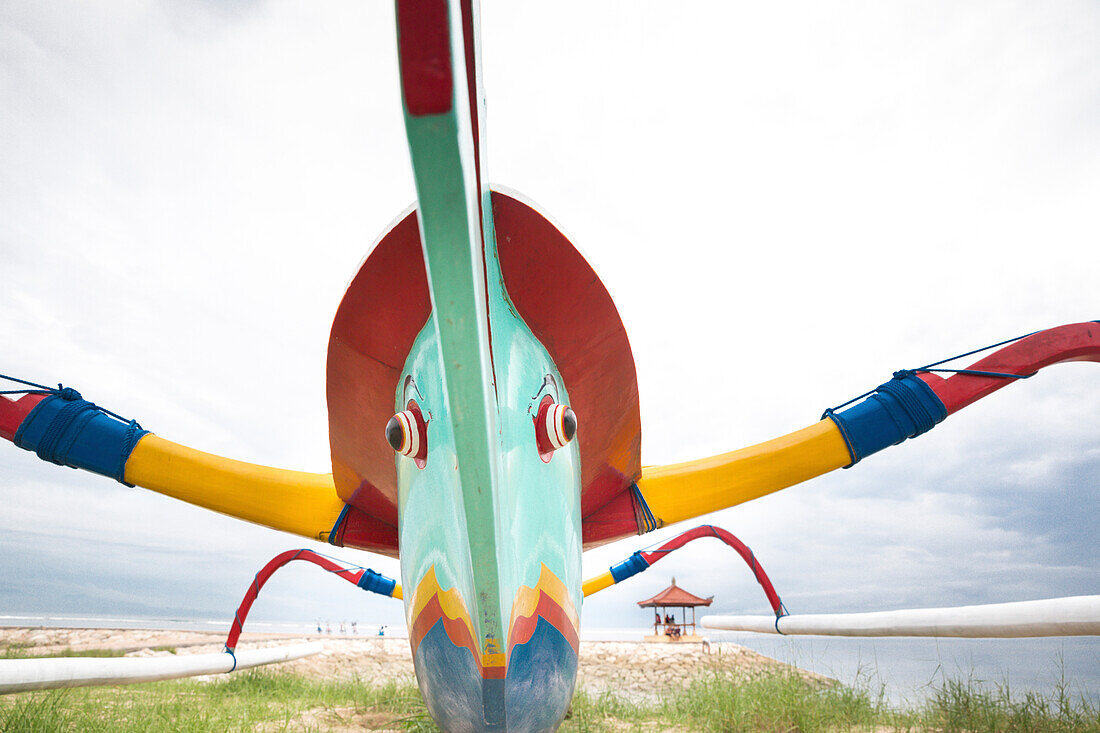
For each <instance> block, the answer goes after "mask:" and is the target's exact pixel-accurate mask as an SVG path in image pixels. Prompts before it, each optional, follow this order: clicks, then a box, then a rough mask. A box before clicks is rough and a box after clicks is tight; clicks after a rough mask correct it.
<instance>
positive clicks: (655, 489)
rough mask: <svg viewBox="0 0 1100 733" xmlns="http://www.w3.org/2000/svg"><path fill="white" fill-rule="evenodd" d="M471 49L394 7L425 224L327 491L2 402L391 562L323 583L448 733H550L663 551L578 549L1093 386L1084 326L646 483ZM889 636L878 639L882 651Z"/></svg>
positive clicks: (412, 215) (217, 507)
mask: <svg viewBox="0 0 1100 733" xmlns="http://www.w3.org/2000/svg"><path fill="white" fill-rule="evenodd" d="M477 29H478V8H477V5H476V3H475V2H473V0H449V1H444V0H424V1H422V2H414V1H413V0H398V2H397V35H398V45H399V66H400V75H401V93H402V102H403V110H404V120H405V129H406V133H407V137H408V145H409V151H410V154H411V158H412V166H413V173H414V176H415V182H416V190H417V202H416V205H415V207H414V208H413V209H410V210H409V211H408V212H407V213H406V214H405V215H404V216H402V217H401V218H400V219H399V220H398V221H397V223H396V224H395V225H393V227H392V228H391V229H389V230H388V231H387V232H385V233H384V234H383V235H382V237H381V238H380V239H379V240H378V241H377V243H376V244H375V245H374V247H373V248H372V250H371V251H370V254H369V256H368V257H367V259H366V261H365V262H364V263H363V265H362V267H361V268H360V270H359V272H358V274H356V276H355V278H354V279H353V280H352V282H351V284H350V286H349V287H348V288H347V292H346V293H345V294H344V298H343V301H342V302H341V304H340V307H339V309H338V311H337V313H336V316H335V320H334V322H333V324H332V329H331V334H330V339H329V347H328V365H327V401H328V411H329V439H330V445H331V455H332V473H326V474H312V473H303V472H297V471H290V470H282V469H276V468H269V467H266V466H257V465H252V464H248V463H243V462H239V461H234V460H231V459H228V458H222V457H219V456H215V455H211V454H209V453H204V452H201V451H199V450H195V449H193V448H190V447H186V446H183V445H179V444H177V443H173V442H171V441H169V440H167V439H165V438H162V437H160V436H159V435H155V434H153V433H151V432H148V431H147V430H145V429H144V428H141V427H140V426H139V425H138V424H137V423H136V422H134V421H131V420H125V419H121V418H119V417H118V416H117V415H114V414H113V413H110V412H108V411H107V410H105V409H103V408H101V407H99V406H97V405H95V404H94V403H92V402H89V401H87V400H85V399H83V397H82V396H81V395H80V394H79V393H78V392H77V391H76V390H73V389H68V388H62V387H61V386H60V385H59V387H58V388H57V389H52V388H46V387H42V386H41V385H38V384H31V383H24V384H23V386H22V389H21V390H19V391H22V392H26V394H24V395H23V396H22V397H20V398H18V399H8V398H0V435H2V436H3V437H4V438H6V439H8V440H11V441H13V442H14V443H15V444H16V445H17V446H19V447H20V448H23V449H25V450H30V451H34V452H36V453H37V454H38V455H39V457H41V458H42V459H43V460H46V461H51V462H53V463H56V464H58V465H63V466H69V467H73V468H80V469H85V470H89V471H93V472H96V473H100V474H103V475H105V476H109V477H112V478H114V479H116V480H118V481H121V482H123V483H126V484H130V485H136V486H141V487H145V488H148V489H151V490H153V491H157V492H160V493H162V494H166V495H168V496H173V497H176V498H178V499H181V500H183V501H187V502H189V503H192V504H196V505H198V506H203V507H206V508H209V509H211V510H214V511H217V512H222V513H225V514H230V515H233V516H236V517H240V518H242V519H245V520H247V521H250V522H255V523H258V524H261V525H265V526H268V527H272V528H275V529H279V530H283V531H287V532H292V533H295V534H298V535H301V536H303V537H307V538H310V539H314V540H321V541H325V542H328V543H331V544H333V545H339V546H344V547H352V548H358V549H362V550H366V551H370V552H375V553H380V554H382V555H387V556H390V557H400V561H401V563H400V566H401V578H400V582H398V581H397V580H396V579H386V578H382V577H381V576H379V575H378V574H376V573H370V574H368V572H367V571H366V570H365V569H363V568H359V569H358V570H356V569H352V568H346V567H336V568H335V569H334V568H327V569H329V570H330V571H332V572H334V573H335V574H338V575H341V576H342V577H345V579H349V580H352V579H353V578H352V576H354V580H353V582H356V584H358V585H361V587H364V588H365V589H367V590H372V591H374V592H380V593H383V594H384V595H389V596H392V597H396V598H402V599H403V601H404V604H405V613H406V620H407V623H408V629H409V639H410V643H411V646H412V653H413V661H414V665H415V668H416V674H417V679H418V682H419V686H420V690H421V693H422V694H423V697H424V700H425V702H426V703H427V706H428V709H429V711H430V713H431V715H432V717H433V718H434V719H435V720H436V722H437V723H439V725H440V726H441V727H442V728H444V729H445V730H449V731H504V730H508V731H541V730H553V729H555V728H556V727H557V726H558V725H559V724H560V722H561V720H562V719H563V717H564V716H565V713H566V710H567V709H568V706H569V702H570V699H571V698H572V695H573V687H574V682H575V678H576V672H577V653H578V639H579V634H578V628H579V621H580V610H581V606H582V599H583V596H584V595H588V594H591V593H595V592H598V591H599V590H601V589H603V588H606V587H608V586H610V585H612V584H614V583H617V582H620V581H622V580H625V579H626V578H628V577H630V576H631V575H633V574H636V573H637V572H640V571H642V570H644V569H645V568H647V567H649V566H650V565H651V564H652V563H653V562H655V561H656V560H659V559H660V557H663V556H664V555H665V554H667V551H671V550H672V549H675V548H674V547H672V548H668V547H666V548H664V549H661V548H659V549H658V550H656V551H652V552H639V553H636V554H635V555H633V556H632V557H630V558H628V559H627V560H625V561H624V562H623V563H620V564H618V565H616V566H614V567H612V568H610V569H609V570H608V572H606V573H604V574H602V575H600V576H598V577H596V578H592V579H590V580H588V581H582V578H581V554H582V552H583V551H584V550H585V549H587V548H592V547H596V546H599V545H602V544H604V543H607V542H610V541H613V540H618V539H622V538H625V537H629V536H631V535H637V534H645V533H647V532H649V531H652V530H654V529H656V528H658V527H664V526H668V525H673V524H676V523H678V522H682V521H685V520H689V519H691V518H693V517H697V516H699V515H702V514H706V513H709V512H713V511H716V510H719V509H724V508H726V507H731V506H734V505H737V504H740V503H742V502H746V501H749V500H752V499H756V498H758V497H761V496H764V495H766V494H769V493H771V492H775V491H778V490H780V489H783V488H785V487H789V486H793V485H795V484H798V483H800V482H803V481H806V480H809V479H811V478H814V477H816V476H820V475H822V474H824V473H827V472H830V471H833V470H836V469H838V468H844V467H848V466H853V465H855V464H856V463H858V462H859V461H860V460H862V459H864V458H866V457H867V456H869V455H871V454H873V453H876V452H878V451H880V450H883V449H885V448H887V447H889V446H891V445H896V444H898V443H901V442H903V441H905V440H906V439H908V438H913V437H916V436H918V435H921V434H923V433H924V432H927V431H928V430H930V429H931V428H932V427H934V426H935V425H936V424H938V423H940V422H942V421H943V420H944V419H945V418H947V417H948V416H949V415H952V414H954V413H956V412H958V411H959V410H961V409H962V408H964V407H966V406H967V405H969V404H971V403H973V402H974V401H976V400H978V399H980V398H982V397H985V396H987V395H989V394H991V393H993V392H995V391H997V390H999V389H1002V388H1004V387H1006V386H1008V385H1009V384H1013V383H1015V382H1017V381H1020V380H1022V379H1026V378H1027V377H1029V376H1031V375H1032V374H1034V373H1035V372H1037V371H1038V370H1040V369H1042V368H1045V367H1047V366H1050V365H1052V364H1056V363H1061V362H1066V361H1100V324H1098V323H1096V322H1085V323H1076V324H1071V325H1066V326H1060V327H1057V328H1052V329H1049V330H1045V331H1040V332H1038V333H1034V334H1030V335H1028V336H1025V337H1022V338H1019V339H1015V340H1013V341H1011V342H1006V343H1004V344H999V345H998V347H999V348H997V349H996V350H994V351H992V352H991V353H990V354H989V355H988V356H986V357H985V358H983V359H981V360H979V361H977V362H976V363H974V364H972V365H970V366H969V367H966V368H964V369H960V370H946V369H945V368H944V367H943V366H942V363H937V364H931V365H928V366H926V367H924V368H920V369H915V370H906V371H900V372H897V373H895V374H894V375H893V378H891V379H889V380H887V381H886V382H885V383H883V384H882V385H880V386H878V387H877V388H875V389H874V390H872V391H871V392H869V393H868V394H866V395H864V396H863V397H862V398H858V399H857V400H856V401H854V404H851V405H850V406H846V407H844V408H843V409H841V408H838V409H834V410H830V411H827V412H826V414H825V415H824V416H823V417H822V418H821V419H820V420H819V421H817V422H815V423H813V424H812V425H809V426H808V427H805V428H803V429H801V430H797V431H795V432H792V433H790V434H788V435H784V436H782V437H779V438H776V439H774V440H770V441H767V442H765V443H761V444H759V445H754V446H751V447H748V448H744V449H742V450H738V451H734V452H732V453H725V454H722V455H717V456H712V457H710V458H704V459H701V460H696V461H690V462H686V463H680V464H675V465H669V466H645V467H643V466H642V465H641V461H640V455H641V424H640V413H639V406H638V384H637V378H636V374H635V368H634V361H633V357H632V355H631V350H630V345H629V343H628V340H627V336H626V332H625V330H624V328H623V324H622V322H621V320H620V319H619V315H618V313H617V311H616V308H615V305H614V303H613V302H612V300H611V297H610V296H609V295H608V292H607V290H606V289H605V288H604V286H603V284H602V283H601V282H600V279H599V277H597V275H596V273H595V272H593V270H592V268H591V267H590V266H589V265H588V263H587V262H586V261H585V260H584V258H582V257H581V255H580V254H578V252H577V250H576V249H575V248H574V247H573V246H572V244H571V243H570V242H569V241H568V239H567V238H566V237H565V236H564V235H563V234H562V233H561V231H560V230H559V229H558V228H557V227H556V226H555V225H554V224H552V223H551V222H550V221H549V220H548V219H547V218H546V216H544V215H543V214H542V213H541V212H540V211H539V210H538V208H537V207H536V206H535V205H534V204H532V203H531V202H530V201H527V200H525V199H524V198H523V197H522V196H521V195H519V194H516V193H512V192H507V191H503V190H496V189H491V188H490V187H489V185H488V184H487V183H486V182H485V177H484V170H485V161H484V155H483V151H484V145H483V140H482V133H483V129H484V125H483V120H484V104H483V102H484V100H483V95H482V91H481V87H480V74H479V63H480V53H479V38H478V30H477ZM945 371H947V372H951V371H954V373H951V374H950V376H948V377H946V378H945V377H943V376H940V375H941V374H942V373H944V372H945ZM692 532H693V533H694V534H693V535H692V536H690V537H685V538H680V539H679V540H673V541H672V542H671V544H676V543H677V542H680V544H682V542H686V541H687V540H688V539H693V538H698V537H704V536H717V537H718V538H719V539H721V540H723V541H725V542H726V543H727V544H729V545H730V546H731V547H732V548H733V549H734V550H735V551H737V552H738V553H739V554H741V555H742V557H744V558H745V559H746V560H747V561H748V562H749V564H750V567H751V568H752V569H753V572H754V573H755V574H756V576H757V579H758V580H760V581H761V584H762V586H764V588H765V592H766V595H767V596H768V600H769V604H770V605H771V606H772V611H773V614H774V615H773V616H769V617H766V618H767V624H764V625H770V626H772V627H776V628H777V629H778V630H780V631H782V632H784V633H786V632H788V631H791V630H793V629H794V627H795V626H796V624H797V622H798V619H799V617H794V616H790V617H788V616H787V614H786V609H785V608H784V607H783V605H782V603H781V602H780V601H779V598H778V595H777V594H775V592H774V589H773V588H771V584H770V582H767V578H766V575H764V574H763V570H762V568H760V566H759V564H758V563H756V561H755V558H754V557H753V555H752V553H751V552H750V551H748V549H747V548H745V547H744V546H743V545H741V543H740V542H738V541H737V540H736V538H733V537H732V535H728V533H724V532H723V531H721V530H717V529H714V528H710V527H706V528H700V529H697V530H693V531H692ZM727 535H728V536H727ZM681 540H682V541H681ZM282 559H283V560H287V558H282ZM290 559H302V555H301V554H300V553H299V554H296V555H295V557H294V558H290ZM277 560H279V558H277ZM287 561H288V560H287ZM270 570H271V571H272V572H273V571H274V567H272V568H270ZM360 571H363V572H360ZM265 573H266V570H265ZM264 577H266V575H265V576H264ZM261 585H262V582H259V577H258V579H257V583H255V584H254V586H253V589H250V591H249V593H250V594H252V597H254V592H259V588H260V586H261ZM250 603H251V601H250V600H249V598H248V596H246V604H243V605H242V610H243V611H244V612H245V613H247V605H250ZM1071 606H1072V608H1073V610H1072V612H1070V611H1069V610H1067V609H1069V608H1070V607H1071ZM1032 608H1035V609H1038V611H1037V613H1038V614H1039V615H1040V616H1042V617H1043V623H1044V624H1046V626H1045V627H1044V628H1060V629H1061V630H1062V631H1066V632H1067V633H1090V634H1092V633H1096V626H1095V623H1096V620H1097V609H1096V607H1095V604H1092V605H1090V606H1088V608H1087V609H1085V610H1084V611H1083V612H1082V613H1078V611H1079V610H1080V607H1079V606H1078V605H1075V604H1072V603H1070V602H1068V601H1067V602H1066V603H1061V604H1060V603H1049V604H1046V605H1041V606H1033V607H1032ZM959 613H960V614H961V612H959ZM1063 616H1065V618H1062V617H1063ZM897 618H898V617H895V621H892V622H890V623H894V624H895V625H893V626H890V625H887V626H885V627H882V628H885V629H886V630H888V631H889V630H890V629H892V630H893V631H895V632H896V631H897V630H898V629H899V628H900V622H898V621H897ZM777 619H778V621H777ZM1066 619H1069V621H1068V622H1067V623H1071V625H1069V626H1061V627H1059V626H1058V624H1061V623H1063V622H1064V621H1066ZM708 620H709V621H710V622H711V623H713V624H714V625H715V626H716V627H717V626H718V625H719V624H721V623H724V622H722V621H720V620H716V619H710V618H709V617H708ZM864 622H865V619H864V620H860V621H859V622H858V623H856V622H855V621H854V620H853V623H850V624H848V626H849V627H850V628H853V629H854V628H855V627H856V626H858V625H859V624H862V623H864ZM243 623H244V615H243V614H240V615H238V618H237V621H236V622H235V623H234V630H235V631H236V632H237V633H239V630H240V626H241V625H243ZM705 623H706V621H705ZM1078 623H1080V624H1081V625H1072V624H1078ZM803 627H804V628H809V627H807V626H805V625H804V626H803ZM803 627H800V628H803ZM816 628H818V629H819V630H820V629H821V628H822V627H821V626H817V627H816ZM941 628H942V627H941ZM865 630H867V628H865ZM233 644H235V639H233V640H231V641H229V642H228V643H227V648H229V649H231V648H232V645H233ZM101 681H105V682H107V681H116V678H115V677H113V676H111V675H110V674H108V675H106V676H104V677H103V678H102V679H101Z"/></svg>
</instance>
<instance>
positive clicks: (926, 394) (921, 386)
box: [822, 371, 947, 467]
mask: <svg viewBox="0 0 1100 733" xmlns="http://www.w3.org/2000/svg"><path fill="white" fill-rule="evenodd" d="M865 397H866V399H864V400H863V401H862V402H859V403H858V404H856V405H854V406H852V407H849V408H848V409H846V410H844V411H843V412H837V409H839V408H835V409H829V410H826V411H825V414H824V415H822V418H823V419H824V418H829V419H831V420H832V421H833V422H834V423H836V426H837V428H838V429H839V430H840V434H841V436H842V437H843V438H844V442H845V444H846V445H847V447H848V453H849V456H850V457H851V459H852V462H851V463H849V464H848V466H847V467H851V466H854V465H855V464H856V463H858V462H859V461H860V460H862V459H863V458H866V457H867V456H869V455H871V454H872V453H876V452H878V451H880V450H882V449H883V448H886V447H888V446H891V445H897V444H898V443H901V442H902V441H904V440H906V439H908V438H915V437H917V436H918V435H923V434H924V433H926V432H928V431H929V430H931V429H932V428H933V427H935V426H936V424H937V423H939V422H942V421H943V420H944V418H946V417H947V408H946V407H945V406H944V404H943V401H942V400H940V398H939V397H938V396H937V395H936V393H935V392H934V391H933V390H932V388H931V387H929V386H928V385H927V384H925V383H924V381H923V380H921V379H919V378H918V377H917V376H916V375H915V374H913V373H912V372H911V371H900V372H896V373H895V374H894V378H893V379H891V380H890V381H889V382H886V383H885V384H880V385H879V386H878V387H877V388H876V389H875V390H873V391H872V392H869V393H867V394H866V395H865ZM857 399H858V398H857ZM847 404H851V401H849V402H847V403H845V405H847ZM841 407H844V405H841Z"/></svg>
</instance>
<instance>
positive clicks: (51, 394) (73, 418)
mask: <svg viewBox="0 0 1100 733" xmlns="http://www.w3.org/2000/svg"><path fill="white" fill-rule="evenodd" d="M0 378H3V379H7V380H10V381H13V382H18V383H20V384H23V385H26V386H27V387H31V388H33V389H24V390H17V391H15V390H12V391H8V392H6V394H14V393H17V392H21V393H25V394H44V395H46V397H45V399H43V400H42V401H41V402H39V403H38V404H37V405H35V406H34V408H33V409H31V411H30V412H29V413H28V414H27V416H26V417H25V418H23V421H22V422H21V423H20V424H19V428H18V429H17V430H16V432H15V435H14V436H13V439H12V440H13V442H14V443H15V444H16V445H17V446H19V447H20V448H23V449H25V450H29V451H33V452H34V453H35V455H37V456H38V457H39V458H41V459H42V460H44V461H49V462H50V463H54V464H57V465H59V466H68V467H70V468H82V469H85V470H88V471H93V472H95V473H98V474H101V475H103V476H110V477H111V478H113V479H115V480H116V481H118V482H120V483H122V484H124V485H126V486H133V484H131V483H128V482H127V481H126V461H127V460H129V458H130V454H131V453H132V452H133V450H134V447H135V446H136V445H137V443H138V441H139V440H141V438H142V437H144V436H145V435H146V434H147V433H148V432H149V431H148V430H144V429H142V427H141V425H140V424H138V422H137V421H136V420H127V419H126V418H124V417H122V416H120V415H117V414H115V413H113V412H111V411H110V410H106V409H104V408H102V407H100V406H99V405H96V404H93V403H91V402H89V401H87V400H85V399H84V398H83V397H82V396H81V394H80V392H78V391H77V390H75V389H73V388H72V387H65V386H63V385H61V384H58V385H57V389H54V388H52V387H46V386H44V385H41V384H36V383H35V382H28V381H26V380H23V379H17V378H15V377H9V376H6V375H0Z"/></svg>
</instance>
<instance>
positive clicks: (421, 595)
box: [406, 565, 484, 664]
mask: <svg viewBox="0 0 1100 733" xmlns="http://www.w3.org/2000/svg"><path fill="white" fill-rule="evenodd" d="M436 597H438V598H439V607H440V609H442V611H443V615H444V616H446V617H447V618H449V619H452V620H458V621H461V622H462V623H463V624H464V625H465V626H466V628H467V629H469V630H470V638H471V639H474V640H476V639H477V638H478V635H477V632H476V631H474V624H473V621H472V620H471V619H470V613H469V611H467V610H466V603H465V602H464V601H463V600H462V595H461V594H460V593H459V592H458V589H457V588H448V589H447V590H443V589H442V588H441V587H440V585H439V580H437V579H436V577H435V565H432V566H431V567H430V568H428V572H426V573H424V577H423V578H421V579H420V582H419V583H417V584H416V590H415V591H413V597H412V603H411V604H410V605H411V606H412V610H411V612H409V616H408V619H407V623H408V627H409V628H410V629H412V627H413V624H414V623H416V619H417V618H419V617H420V613H421V611H423V610H424V607H425V606H427V605H428V604H429V603H430V602H431V600H432V598H436ZM406 608H408V606H406ZM413 642H414V643H419V639H414V640H413ZM475 643H477V642H476V641H475ZM483 664H484V662H483Z"/></svg>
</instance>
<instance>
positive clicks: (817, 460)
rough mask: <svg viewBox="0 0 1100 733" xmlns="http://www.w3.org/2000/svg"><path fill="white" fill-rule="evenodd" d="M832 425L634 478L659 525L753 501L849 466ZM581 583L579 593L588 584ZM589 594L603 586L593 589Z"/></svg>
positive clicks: (824, 422)
mask: <svg viewBox="0 0 1100 733" xmlns="http://www.w3.org/2000/svg"><path fill="white" fill-rule="evenodd" d="M851 460H852V459H851V456H850V455H849V454H848V447H847V445H846V444H845V442H844V438H843V437H842V436H841V434H840V430H839V429H838V428H837V426H836V423H834V422H833V421H832V420H829V419H825V420H822V421H821V422H818V423H816V424H814V425H811V426H810V427H808V428H803V429H802V430H798V431H796V432H793V433H791V434H789V435H784V436H782V437H780V438H776V439H774V440H769V441H768V442H766V443H760V444H758V445H753V446H749V447H748V448H742V449H741V450H737V451H733V452H732V453H723V454H722V455H720V456H712V457H710V458H703V459H701V460H697V461H688V462H687V463H676V464H673V465H671V466H646V467H643V468H642V477H641V479H639V480H638V488H639V489H641V491H642V495H643V496H644V497H645V500H646V503H647V504H649V508H650V510H651V511H652V512H653V515H654V516H655V517H656V518H657V520H658V523H660V524H673V523H674V522H680V521H683V520H685V519H691V518H692V517H697V516H699V515H700V514H706V513H708V512H713V511H717V510H719V509H725V508H726V507H731V506H734V505H736V504H741V503H742V502H746V501H749V500H751V499H757V498H759V497H761V496H764V495H765V494H770V493H772V492H773V491H778V490H779V489H785V488H787V487H788V486H794V485H795V484H797V483H801V482H803V481H806V480H808V479H811V478H813V477H814V476H820V475H821V474H823V473H828V472H829V471H833V470H835V469H837V468H842V467H844V466H847V465H848V464H849V463H851ZM596 580H598V579H593V580H592V581H589V582H587V583H585V594H586V595H587V594H588V593H589V591H588V585H589V583H593V584H595V581H596ZM593 587H594V588H595V589H594V590H592V591H591V592H592V593H595V592H596V591H597V590H600V589H601V588H604V587H606V586H600V587H595V585H593Z"/></svg>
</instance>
